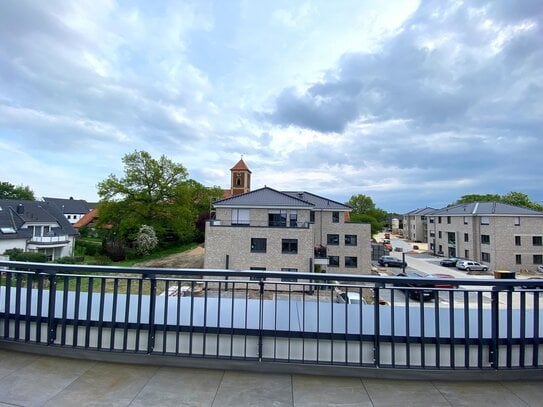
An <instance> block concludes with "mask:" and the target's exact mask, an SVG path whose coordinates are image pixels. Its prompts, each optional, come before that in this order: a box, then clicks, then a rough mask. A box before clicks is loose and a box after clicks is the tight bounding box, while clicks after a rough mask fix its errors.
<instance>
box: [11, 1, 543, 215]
mask: <svg viewBox="0 0 543 407" xmlns="http://www.w3.org/2000/svg"><path fill="white" fill-rule="evenodd" d="M0 38H1V41H0V181H5V182H10V183H12V184H14V185H24V186H29V187H30V188H31V189H32V190H33V191H34V193H35V195H36V197H38V198H39V197H43V196H47V197H57V198H68V197H70V196H72V197H74V198H76V199H86V200H87V201H97V200H98V199H99V197H98V195H97V189H96V185H97V184H98V182H100V181H103V180H104V179H106V178H107V177H108V176H109V175H110V174H115V175H117V176H119V177H122V176H123V164H122V157H123V156H125V155H126V154H128V153H131V152H134V151H147V152H149V153H150V154H151V155H152V156H153V157H154V158H157V159H158V158H159V157H160V156H162V155H165V156H166V157H168V158H169V159H170V160H172V161H174V162H176V163H181V164H183V165H184V166H185V167H186V169H187V171H188V172H189V177H190V178H191V179H194V180H196V181H198V182H200V183H202V184H204V185H206V186H221V187H223V188H228V187H229V185H230V171H229V170H230V168H231V167H232V166H234V164H235V163H236V162H237V161H238V160H239V159H240V158H241V157H243V160H244V161H245V162H246V163H247V165H248V166H249V168H250V169H251V171H252V189H257V188H260V187H263V186H264V185H267V186H269V187H272V188H275V189H278V190H289V191H296V190H304V191H309V192H312V193H315V194H318V195H322V196H325V197H328V198H331V199H334V200H337V201H339V202H346V201H348V200H349V198H350V197H351V196H353V195H357V194H364V195H367V196H370V197H371V198H372V199H373V201H374V202H375V203H376V205H377V206H378V207H379V208H382V209H385V210H387V211H390V212H398V213H405V212H408V211H411V210H413V209H416V208H423V207H426V206H430V207H434V208H441V207H443V206H446V205H447V204H450V203H452V202H454V201H456V200H457V199H458V198H460V197H461V196H462V195H466V194H473V193H478V194H487V193H493V194H506V193H508V192H510V191H518V192H523V193H525V194H527V195H528V196H529V197H530V198H531V199H532V200H533V201H536V202H539V203H543V188H542V186H543V169H542V164H541V163H542V158H541V154H542V151H543V132H542V130H543V3H542V2H541V0H490V1H485V0H469V1H468V0H466V1H447V0H429V1H424V0H423V1H417V0H390V1H384V0H353V1H350V0H338V1H329V0H322V1H319V0H315V1H305V2H304V1H292V0H274V1H266V0H259V1H253V0H216V1H206V0H198V1H196V0H195V1H177V0H176V1H161V0H157V1H124V0H119V1H115V0H78V1H68V0H48V1H34V0H3V1H0Z"/></svg>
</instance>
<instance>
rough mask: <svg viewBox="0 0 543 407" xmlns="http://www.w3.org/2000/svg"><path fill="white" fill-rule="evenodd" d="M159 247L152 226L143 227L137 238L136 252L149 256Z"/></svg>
mask: <svg viewBox="0 0 543 407" xmlns="http://www.w3.org/2000/svg"><path fill="white" fill-rule="evenodd" d="M157 245H158V239H157V237H156V233H155V229H153V227H152V226H147V225H142V226H141V227H140V230H139V231H138V235H137V237H136V250H137V252H138V254H140V255H142V256H147V255H148V254H149V253H151V252H152V251H153V250H154V249H155V248H156V247H157Z"/></svg>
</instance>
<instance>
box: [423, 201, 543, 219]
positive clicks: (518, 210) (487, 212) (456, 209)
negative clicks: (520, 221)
mask: <svg viewBox="0 0 543 407" xmlns="http://www.w3.org/2000/svg"><path fill="white" fill-rule="evenodd" d="M432 214H433V215H446V216H454V215H462V216H467V215H478V216H481V215H484V216H500V215H514V216H543V212H539V211H534V210H532V209H527V208H522V207H520V206H514V205H508V204H504V203H501V202H473V203H469V204H459V205H454V206H449V207H447V208H443V209H438V210H437V211H435V212H433V213H432Z"/></svg>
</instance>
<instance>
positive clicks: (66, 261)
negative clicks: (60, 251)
mask: <svg viewBox="0 0 543 407" xmlns="http://www.w3.org/2000/svg"><path fill="white" fill-rule="evenodd" d="M78 259H80V257H74V256H65V257H61V258H60V259H56V260H55V263H59V264H78V263H79V261H78Z"/></svg>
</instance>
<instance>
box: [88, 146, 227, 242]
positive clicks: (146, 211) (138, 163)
mask: <svg viewBox="0 0 543 407" xmlns="http://www.w3.org/2000/svg"><path fill="white" fill-rule="evenodd" d="M122 161H123V163H124V177H122V178H119V177H117V176H115V175H113V174H112V175H110V176H109V177H108V178H107V179H105V180H104V181H102V182H100V183H99V184H98V194H99V196H100V198H101V201H100V205H99V208H98V210H99V213H100V217H99V220H98V225H100V226H102V227H103V230H105V231H106V232H105V234H106V236H105V237H107V238H108V239H109V240H115V241H121V242H125V244H131V243H132V242H135V240H136V238H137V236H138V231H139V229H140V227H141V225H149V226H151V227H152V228H153V229H154V231H155V233H156V236H157V238H158V240H159V242H160V244H162V245H165V244H169V243H175V242H188V241H193V240H196V238H197V234H198V233H197V230H196V226H195V223H196V220H197V219H198V215H199V213H200V212H201V211H209V203H210V202H211V199H212V197H214V196H215V197H216V196H220V195H218V194H219V191H218V190H217V189H216V188H205V187H204V186H203V185H201V184H200V183H198V182H196V181H194V180H191V179H188V172H187V170H186V169H185V167H184V166H183V165H182V164H178V163H174V162H173V161H171V160H169V159H168V158H166V157H165V156H161V157H160V158H159V159H158V160H157V159H154V158H153V157H151V155H150V154H149V153H147V152H145V151H135V152H133V153H130V154H127V155H125V156H124V157H123V159H122Z"/></svg>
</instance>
